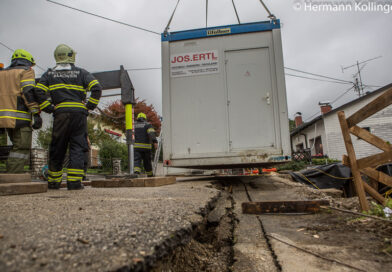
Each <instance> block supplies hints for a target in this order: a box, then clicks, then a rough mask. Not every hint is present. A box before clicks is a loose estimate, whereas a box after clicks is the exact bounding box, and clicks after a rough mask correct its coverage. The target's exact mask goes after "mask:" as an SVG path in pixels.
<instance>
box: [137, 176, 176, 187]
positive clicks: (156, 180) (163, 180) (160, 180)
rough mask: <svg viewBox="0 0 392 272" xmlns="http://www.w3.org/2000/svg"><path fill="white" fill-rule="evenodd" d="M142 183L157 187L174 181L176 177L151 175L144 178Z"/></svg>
mask: <svg viewBox="0 0 392 272" xmlns="http://www.w3.org/2000/svg"><path fill="white" fill-rule="evenodd" d="M144 183H145V185H144V186H146V187H157V186H164V185H170V184H174V183H176V177H152V178H145V179H144Z"/></svg>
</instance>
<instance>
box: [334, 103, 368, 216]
mask: <svg viewBox="0 0 392 272" xmlns="http://www.w3.org/2000/svg"><path fill="white" fill-rule="evenodd" d="M338 117H339V122H340V128H341V129H342V134H343V139H344V144H345V146H346V150H347V155H348V157H349V158H350V168H351V172H352V175H353V177H354V179H353V180H354V184H355V190H356V192H357V195H358V198H359V204H360V205H361V209H362V211H368V210H369V203H368V202H367V200H366V195H365V190H364V188H363V181H362V177H361V173H360V172H359V169H358V165H357V159H356V156H355V151H354V146H353V143H352V141H351V136H350V132H349V130H348V125H347V121H346V116H345V114H344V112H343V111H339V112H338Z"/></svg>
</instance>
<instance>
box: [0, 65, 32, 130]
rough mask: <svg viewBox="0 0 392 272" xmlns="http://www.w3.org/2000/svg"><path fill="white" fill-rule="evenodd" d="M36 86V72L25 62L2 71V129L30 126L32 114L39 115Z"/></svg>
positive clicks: (0, 75) (0, 94)
mask: <svg viewBox="0 0 392 272" xmlns="http://www.w3.org/2000/svg"><path fill="white" fill-rule="evenodd" d="M34 86H35V74H34V70H33V69H32V68H31V67H29V66H27V65H24V60H17V61H16V62H15V61H14V62H13V65H12V66H11V67H8V68H6V69H4V70H0V97H1V99H0V128H22V127H27V126H30V123H31V113H33V114H36V113H38V104H37V103H36V102H34Z"/></svg>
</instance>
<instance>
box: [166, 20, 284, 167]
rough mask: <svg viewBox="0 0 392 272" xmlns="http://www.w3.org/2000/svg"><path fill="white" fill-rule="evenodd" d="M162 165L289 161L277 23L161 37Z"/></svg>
mask: <svg viewBox="0 0 392 272" xmlns="http://www.w3.org/2000/svg"><path fill="white" fill-rule="evenodd" d="M162 82H163V87H162V89H163V95H162V97H163V139H164V140H163V157H164V164H165V166H173V167H186V168H205V169H211V168H242V167H252V166H259V165H268V164H274V163H277V162H284V161H288V160H290V159H291V157H290V156H291V148H290V134H289V126H288V117H287V99H286V88H285V80H284V68H283V54H282V42H281V34H280V22H279V20H275V21H271V22H270V21H268V22H258V23H250V24H242V25H231V26H222V27H214V28H207V29H205V28H204V29H196V30H189V31H180V32H172V33H166V34H162Z"/></svg>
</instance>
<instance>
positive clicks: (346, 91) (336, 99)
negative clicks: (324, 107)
mask: <svg viewBox="0 0 392 272" xmlns="http://www.w3.org/2000/svg"><path fill="white" fill-rule="evenodd" d="M352 88H354V86H352V87H351V88H349V89H347V90H345V91H344V93H343V94H340V95H339V96H337V97H336V98H334V100H333V101H332V102H331V104H333V103H335V102H336V101H338V100H339V99H340V98H342V97H343V96H344V95H345V94H347V93H348V92H349V91H351V89H352ZM319 113H320V111H317V112H316V113H314V114H312V115H311V116H310V117H308V118H306V119H305V121H307V120H310V119H312V118H313V117H314V116H316V115H317V114H319Z"/></svg>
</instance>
